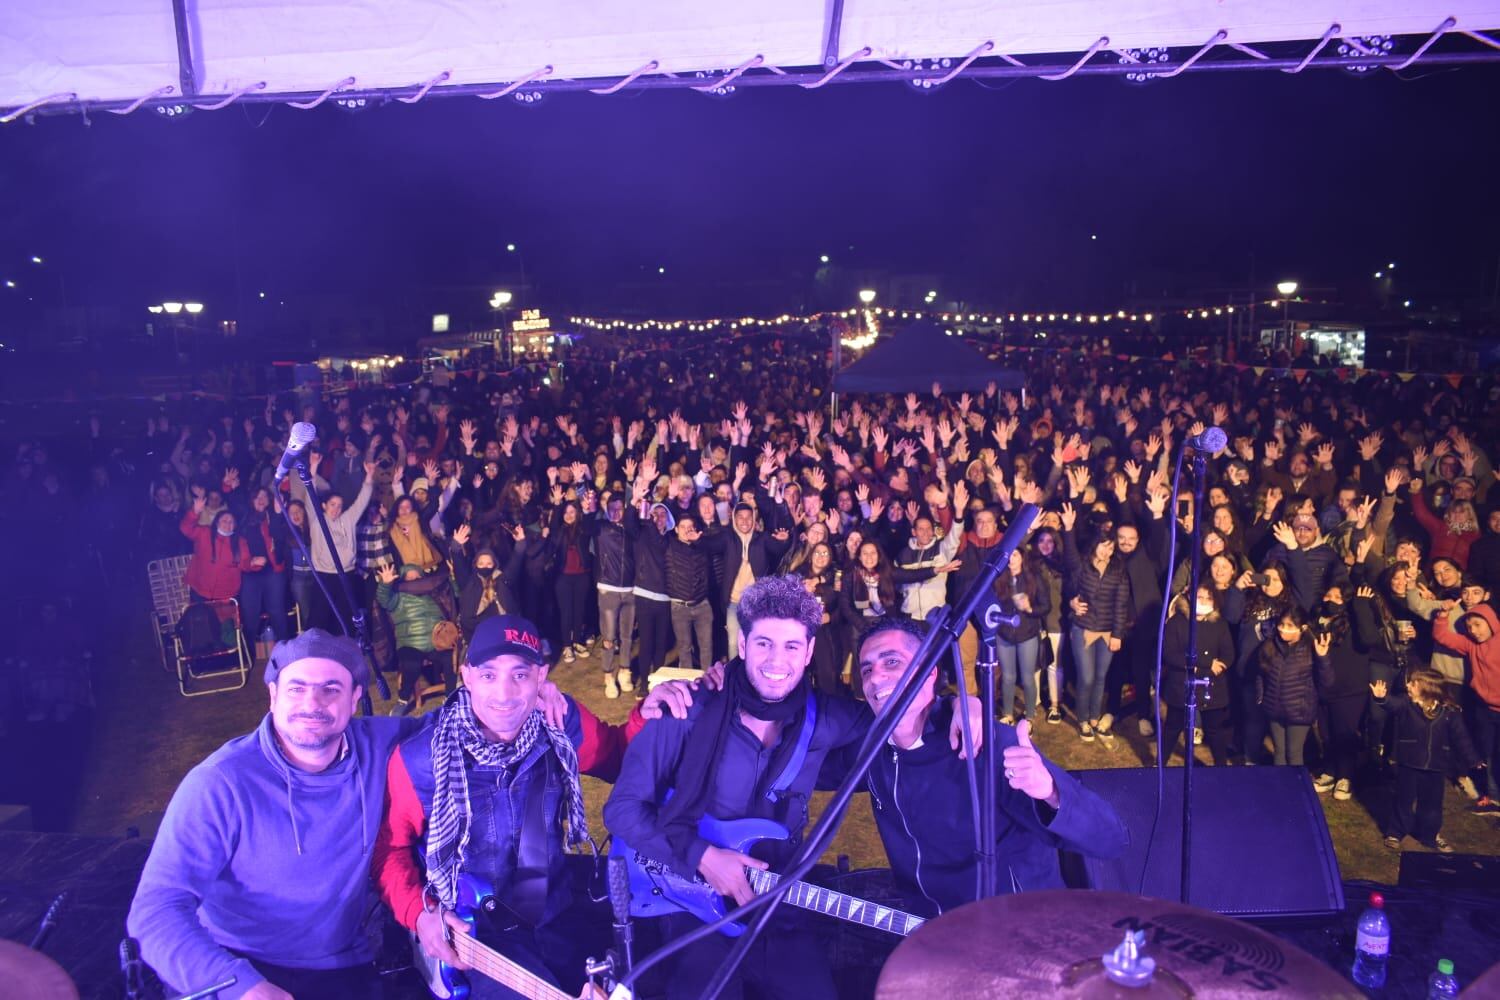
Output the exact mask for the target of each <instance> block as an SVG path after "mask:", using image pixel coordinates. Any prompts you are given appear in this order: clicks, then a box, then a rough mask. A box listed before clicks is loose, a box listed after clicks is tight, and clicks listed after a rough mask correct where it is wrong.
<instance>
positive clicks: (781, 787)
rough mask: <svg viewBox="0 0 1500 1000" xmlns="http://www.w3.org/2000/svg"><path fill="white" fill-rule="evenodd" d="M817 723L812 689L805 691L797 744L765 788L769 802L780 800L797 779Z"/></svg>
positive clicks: (815, 701) (816, 704)
mask: <svg viewBox="0 0 1500 1000" xmlns="http://www.w3.org/2000/svg"><path fill="white" fill-rule="evenodd" d="M817 724H818V698H817V695H816V694H814V693H813V692H812V691H809V692H807V709H806V714H805V715H804V716H803V719H802V732H800V733H798V734H797V745H796V746H795V747H793V748H792V755H791V756H790V757H788V758H787V762H786V767H783V768H782V769H781V773H780V774H778V775H777V776H776V780H775V781H773V782H771V787H770V788H768V789H766V799H767V801H770V802H780V801H781V800H782V798H783V797H785V795H786V790H787V789H788V788H790V787H791V785H792V782H794V781H796V780H797V774H798V773H799V772H800V771H801V770H802V762H803V761H805V760H806V759H807V748H808V747H809V746H811V745H812V737H813V730H814V729H815V728H817Z"/></svg>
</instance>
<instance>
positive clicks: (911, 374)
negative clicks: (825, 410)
mask: <svg viewBox="0 0 1500 1000" xmlns="http://www.w3.org/2000/svg"><path fill="white" fill-rule="evenodd" d="M933 382H938V383H940V384H941V385H942V387H943V389H944V391H947V390H950V389H951V390H957V391H960V392H964V391H967V392H982V391H983V390H984V388H985V387H986V386H987V385H989V383H991V382H994V383H995V384H996V385H998V386H999V387H1000V388H1001V389H1020V388H1022V387H1024V386H1025V384H1026V377H1025V376H1024V375H1022V374H1021V373H1020V372H1018V371H1015V370H1013V369H1010V368H1006V367H1005V366H1004V365H1002V364H1000V363H999V362H998V361H991V360H990V359H989V358H987V357H985V356H984V355H983V354H981V353H979V351H978V350H977V349H976V348H975V347H974V344H973V342H972V341H970V340H969V339H967V338H965V337H950V336H948V334H947V333H946V332H945V331H944V330H943V328H942V327H940V326H937V325H936V324H933V323H929V322H927V321H926V320H918V321H917V322H915V323H912V324H911V325H910V326H908V327H907V328H906V329H904V330H902V331H901V332H900V333H898V334H896V335H895V336H894V337H891V338H890V339H889V340H887V341H885V342H884V343H881V344H876V345H875V346H874V347H872V348H870V353H868V354H866V355H865V356H864V357H862V358H860V359H859V360H858V361H856V362H854V364H852V365H850V366H849V367H848V368H845V369H844V370H843V371H841V372H838V373H836V374H835V375H834V377H833V387H834V388H835V389H836V390H838V391H839V392H926V391H928V390H930V389H931V388H932V383H933Z"/></svg>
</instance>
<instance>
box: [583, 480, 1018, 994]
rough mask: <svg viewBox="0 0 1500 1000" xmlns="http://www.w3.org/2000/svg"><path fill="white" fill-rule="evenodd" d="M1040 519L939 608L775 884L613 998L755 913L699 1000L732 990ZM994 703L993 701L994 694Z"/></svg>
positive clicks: (1005, 541) (659, 958)
mask: <svg viewBox="0 0 1500 1000" xmlns="http://www.w3.org/2000/svg"><path fill="white" fill-rule="evenodd" d="M1037 514H1038V510H1037V508H1036V507H1035V506H1034V505H1032V504H1029V503H1023V504H1022V505H1021V506H1020V508H1018V510H1017V512H1016V518H1015V520H1014V521H1012V522H1011V525H1010V527H1009V528H1008V529H1007V530H1006V532H1005V537H1004V538H1002V539H1001V540H1000V543H999V544H997V545H995V546H994V548H993V549H992V550H991V551H990V554H989V556H988V557H987V558H986V559H985V562H984V564H983V566H982V567H981V569H980V571H979V575H978V576H977V577H976V578H975V580H974V582H973V583H972V584H970V585H969V589H968V591H967V592H966V593H965V594H964V596H963V598H962V599H960V600H959V601H958V602H957V603H956V604H953V605H950V606H948V608H946V609H945V610H944V612H943V615H942V617H941V618H940V619H939V620H938V623H937V627H935V628H933V629H932V630H931V631H929V632H928V634H927V635H926V636H925V637H924V638H923V639H922V642H921V644H920V645H919V646H918V647H917V650H916V652H915V653H914V654H913V655H912V659H911V662H910V663H909V664H908V665H907V667H906V672H905V673H903V674H902V675H901V679H900V680H899V681H898V682H897V684H896V688H895V693H894V694H893V695H892V699H891V701H890V703H889V704H888V705H887V706H886V707H885V708H884V709H882V710H881V713H880V714H879V715H878V716H877V717H876V719H875V723H874V725H872V726H871V727H870V731H869V733H867V734H866V735H865V739H864V742H863V743H862V744H861V745H860V748H859V752H858V755H857V757H856V760H855V763H854V765H853V767H852V769H851V770H850V772H849V774H848V775H847V776H846V777H845V779H844V781H843V783H842V784H840V785H839V788H838V791H837V792H835V793H834V795H833V798H832V799H830V800H829V803H828V805H827V807H826V808H825V809H824V810H823V814H822V815H821V816H820V817H819V818H818V822H817V823H816V824H814V826H813V829H812V831H811V833H810V834H809V835H808V837H807V839H806V840H805V841H804V842H803V845H802V848H801V849H800V850H799V851H798V852H797V854H796V856H795V857H794V858H793V859H792V861H791V863H790V864H789V865H788V866H787V870H786V871H785V872H783V873H782V874H781V876H780V878H779V879H778V881H777V884H776V885H775V886H774V887H773V888H771V889H770V890H768V891H767V892H765V893H763V894H761V895H759V896H756V897H755V898H754V899H752V900H751V901H750V902H748V903H746V904H744V905H743V906H740V907H738V908H736V909H734V910H732V911H730V912H729V913H726V914H725V915H724V916H723V917H721V918H720V919H719V920H716V921H714V922H713V923H710V924H704V925H703V926H702V927H699V928H697V929H695V930H693V931H692V932H690V933H688V934H685V935H683V936H682V937H680V938H678V939H677V940H675V941H673V942H672V943H671V944H669V945H667V946H666V947H664V948H662V949H660V950H658V951H657V952H656V953H655V954H653V955H652V956H651V957H650V958H647V959H646V960H645V961H643V962H640V963H639V964H637V965H636V966H635V968H634V969H632V970H631V972H630V975H628V976H626V977H625V978H624V979H623V980H622V981H621V983H620V985H619V987H617V988H616V990H615V992H614V993H613V994H611V997H612V1000H613V998H615V997H628V996H632V995H633V992H632V991H633V989H634V985H635V982H636V980H638V979H639V978H640V976H641V975H642V974H643V973H644V972H645V971H646V970H648V969H650V968H652V967H654V966H656V965H658V964H659V963H661V962H663V961H665V960H666V959H667V958H669V957H670V956H672V955H675V954H676V953H678V952H679V951H682V950H683V949H684V948H687V947H689V946H691V945H692V944H694V943H696V942H698V941H701V940H703V939H704V938H707V937H708V936H710V935H712V934H714V933H716V932H718V930H719V929H720V928H721V927H724V926H726V925H728V924H730V923H732V922H734V921H737V920H740V919H742V918H745V917H747V916H749V915H750V914H752V913H756V911H759V912H758V913H756V916H755V922H754V923H753V924H752V925H751V926H750V927H749V928H747V929H746V931H745V932H744V933H743V934H741V935H740V936H739V938H738V940H736V942H735V945H734V947H733V949H731V950H730V953H729V955H728V956H727V957H726V959H725V961H724V963H723V964H722V965H720V966H719V970H718V972H717V973H715V975H714V978H713V980H712V981H710V982H709V984H708V987H707V988H706V989H705V990H704V992H703V996H702V1000H716V998H717V997H718V996H719V994H720V993H721V992H723V990H724V988H725V987H726V986H727V985H728V984H729V980H730V979H731V978H733V977H734V974H735V972H736V971H737V970H738V969H739V967H740V965H741V964H742V963H743V962H744V960H745V956H746V955H747V954H749V950H750V945H751V944H752V943H753V942H754V941H755V939H756V938H757V937H758V936H759V935H760V932H761V931H762V930H764V929H765V927H766V925H767V924H768V923H769V922H770V919H771V916H772V914H773V913H775V911H776V907H777V906H778V905H779V904H780V902H781V900H782V897H784V896H785V895H786V894H787V893H788V892H789V891H791V889H792V887H793V885H795V884H796V882H797V881H798V880H800V879H802V878H803V877H805V876H806V875H807V873H808V872H809V871H811V870H812V868H813V866H814V865H815V864H816V863H817V860H818V858H819V857H820V856H821V855H822V853H823V851H824V850H825V849H826V847H827V844H828V842H829V841H831V840H832V839H833V835H834V834H835V833H836V832H837V831H838V827H839V824H840V823H841V822H842V820H843V816H844V812H845V811H846V810H847V809H848V808H849V802H850V800H851V799H852V798H853V797H854V793H855V791H856V790H858V789H859V788H860V786H861V783H862V781H863V779H864V776H865V774H866V773H867V772H868V771H869V770H870V765H871V764H873V763H874V761H875V757H876V755H877V754H879V753H880V751H881V749H882V748H883V747H884V746H885V744H886V742H887V741H888V740H889V739H890V737H891V734H892V733H894V732H895V731H896V726H897V724H898V723H899V722H900V721H901V717H902V716H903V715H904V714H905V713H906V710H907V709H908V708H910V707H911V703H912V702H913V701H915V700H916V698H917V694H918V692H919V691H920V690H921V688H922V686H923V685H924V684H925V683H926V680H927V676H928V674H929V673H930V672H931V671H932V670H934V669H935V668H936V666H937V664H938V663H939V661H940V657H941V656H942V655H943V654H944V652H945V651H946V650H947V648H948V647H949V646H951V645H952V644H953V643H956V642H957V641H958V637H959V635H960V634H961V633H962V632H963V629H964V626H965V625H966V624H967V622H968V621H969V620H970V619H972V618H973V617H974V614H975V612H976V611H977V610H979V608H980V607H981V605H982V604H983V603H984V602H985V600H986V599H989V600H993V590H994V586H995V578H996V577H998V576H999V575H1000V570H1001V568H1002V567H1004V566H1005V565H1006V564H1007V563H1009V562H1010V554H1011V553H1012V552H1014V551H1015V550H1016V548H1017V547H1018V546H1019V545H1020V544H1021V542H1022V541H1023V540H1024V539H1025V538H1026V536H1027V535H1028V534H1030V533H1031V528H1032V525H1033V524H1034V523H1035V522H1036V517H1037ZM959 686H960V689H962V687H963V682H962V680H961V679H960V681H959ZM991 698H993V694H992V695H991ZM986 729H987V731H988V732H990V733H991V734H993V732H994V723H993V720H992V721H991V722H990V723H989V724H988V725H987V727H986ZM968 749H969V752H970V755H971V756H972V754H973V747H969V748H968ZM985 749H986V751H987V752H990V753H993V750H992V749H991V748H990V747H986V748H985ZM991 760H993V758H992V757H991V758H987V760H986V765H985V766H986V767H989V768H993V764H992V763H990V761H991ZM981 808H982V807H981Z"/></svg>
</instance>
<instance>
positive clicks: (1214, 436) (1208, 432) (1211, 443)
mask: <svg viewBox="0 0 1500 1000" xmlns="http://www.w3.org/2000/svg"><path fill="white" fill-rule="evenodd" d="M1183 444H1185V445H1187V446H1188V447H1189V448H1191V449H1193V450H1194V451H1201V452H1204V453H1205V454H1209V455H1212V454H1213V453H1214V452H1218V451H1223V450H1224V446H1225V445H1227V444H1229V435H1228V434H1225V433H1224V428H1222V427H1205V428H1204V429H1203V433H1202V434H1194V435H1193V436H1192V437H1190V438H1188V439H1187V440H1186V441H1184V442H1183Z"/></svg>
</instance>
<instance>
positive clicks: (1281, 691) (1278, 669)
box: [1255, 621, 1333, 726]
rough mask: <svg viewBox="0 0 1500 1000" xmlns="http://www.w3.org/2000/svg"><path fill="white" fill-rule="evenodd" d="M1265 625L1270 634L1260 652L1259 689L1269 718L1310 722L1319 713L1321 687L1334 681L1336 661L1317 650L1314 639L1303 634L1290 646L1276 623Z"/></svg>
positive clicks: (1291, 723) (1296, 723) (1301, 723)
mask: <svg viewBox="0 0 1500 1000" xmlns="http://www.w3.org/2000/svg"><path fill="white" fill-rule="evenodd" d="M1262 628H1263V629H1264V630H1265V631H1266V632H1269V633H1270V634H1269V635H1267V636H1265V641H1264V642H1262V643H1261V644H1260V651H1259V653H1258V654H1257V657H1258V659H1259V663H1260V675H1259V676H1258V677H1257V678H1256V685H1255V690H1256V694H1257V700H1258V701H1259V702H1260V707H1261V709H1262V710H1264V711H1265V713H1266V716H1267V718H1270V719H1273V720H1275V721H1276V722H1280V723H1283V724H1285V725H1289V726H1310V725H1312V724H1313V720H1314V719H1315V718H1316V717H1317V714H1318V689H1319V688H1320V687H1323V688H1326V687H1328V686H1329V685H1331V684H1332V683H1333V664H1332V663H1331V662H1329V660H1328V657H1326V656H1318V655H1317V654H1316V653H1315V652H1314V651H1313V642H1312V639H1311V638H1310V637H1308V636H1305V635H1304V636H1303V637H1302V638H1300V639H1298V640H1297V641H1296V642H1295V643H1293V644H1292V645H1290V646H1288V645H1287V644H1286V642H1285V641H1283V640H1282V638H1281V636H1280V635H1278V634H1276V623H1275V621H1270V622H1267V623H1265V624H1264V625H1263V626H1262Z"/></svg>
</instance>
